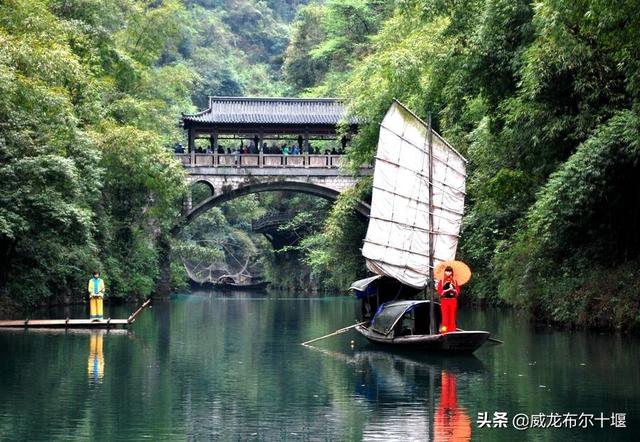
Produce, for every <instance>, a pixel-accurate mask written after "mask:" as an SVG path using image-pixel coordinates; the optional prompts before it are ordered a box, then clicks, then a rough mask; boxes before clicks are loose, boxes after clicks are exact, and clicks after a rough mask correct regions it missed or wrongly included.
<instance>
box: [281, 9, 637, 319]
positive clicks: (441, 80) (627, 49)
mask: <svg viewBox="0 0 640 442" xmlns="http://www.w3.org/2000/svg"><path fill="white" fill-rule="evenodd" d="M357 3H358V4H359V5H361V6H362V7H363V8H365V9H366V10H368V11H369V12H368V13H366V12H365V13H364V14H363V15H364V16H366V17H370V18H372V19H374V18H375V21H376V23H377V26H376V27H374V29H373V31H372V33H370V34H366V33H361V34H360V35H359V36H358V37H357V38H354V39H350V37H349V36H348V34H345V33H342V34H340V33H339V32H338V33H337V34H336V26H337V27H338V28H339V23H340V20H333V21H332V22H331V23H323V24H322V29H321V30H316V34H315V35H316V36H321V37H322V36H323V35H324V38H323V39H322V40H321V41H318V42H309V41H303V42H302V43H299V42H300V41H302V40H301V39H296V38H292V43H291V44H292V45H297V47H289V48H288V49H287V54H289V55H290V57H291V62H289V60H288V59H287V60H286V61H285V69H289V72H287V74H288V75H289V77H290V78H292V79H294V80H295V82H294V84H296V85H297V86H298V87H307V91H308V92H310V93H317V92H318V91H320V92H321V93H329V94H336V95H341V96H345V97H347V98H349V100H350V102H351V107H352V111H353V113H355V114H357V115H359V116H361V117H363V118H364V119H365V120H366V121H368V122H369V124H366V125H365V126H364V127H363V128H362V130H361V132H360V134H359V136H358V137H357V138H356V139H355V140H354V141H355V142H354V145H353V146H352V148H351V150H350V152H349V154H350V157H351V159H352V162H353V163H354V164H359V163H361V162H363V161H369V160H370V159H371V157H372V155H373V152H374V149H375V141H376V138H377V132H378V127H377V123H378V122H379V121H380V120H381V118H382V116H383V114H384V112H385V111H386V109H387V108H388V106H389V104H390V102H391V100H392V98H397V99H399V100H400V101H402V102H404V103H406V104H407V105H408V106H410V107H411V108H412V109H414V110H415V111H416V112H417V113H418V114H420V115H422V116H426V114H427V112H432V113H433V121H434V126H435V128H436V129H437V130H438V131H440V132H441V133H442V134H443V135H444V136H445V137H446V138H448V139H449V140H450V141H451V143H452V144H453V145H455V146H456V147H457V148H458V149H459V150H460V151H461V152H463V153H464V154H465V155H466V156H467V157H468V159H469V167H468V175H469V178H468V187H467V210H466V216H465V220H464V229H463V234H462V242H461V247H460V250H459V256H460V257H461V258H463V259H465V260H467V261H469V262H470V264H471V265H472V267H473V269H474V270H475V278H474V281H473V283H472V285H471V287H470V291H471V294H472V296H473V297H474V298H475V299H484V300H488V301H491V302H505V303H508V304H514V305H521V306H525V307H528V308H530V309H531V311H533V312H534V313H535V314H536V317H537V318H538V319H548V320H555V321H562V322H565V323H568V324H578V325H595V326H602V327H619V328H631V327H638V326H639V325H640V315H639V311H640V307H639V303H640V301H639V296H638V284H637V282H636V273H637V271H636V270H634V269H636V268H637V263H638V260H639V258H640V246H639V244H638V238H637V220H638V210H639V209H638V208H637V207H638V198H640V188H638V185H637V180H635V181H634V178H633V177H634V176H636V175H637V173H638V167H639V165H638V157H637V147H636V146H637V139H638V125H637V123H638V113H637V112H638V94H639V92H640V87H639V83H638V79H639V78H640V77H639V75H640V74H639V72H640V70H639V67H640V66H639V63H640V61H639V60H640V57H639V56H638V55H639V53H640V45H639V44H638V41H637V38H636V36H637V34H638V31H639V30H640V20H639V19H638V17H637V14H635V13H634V11H635V8H636V6H637V5H636V4H635V2H614V1H609V0H584V1H579V2H574V1H571V2H570V1H563V0H560V1H557V0H555V1H547V0H542V1H536V2H534V3H530V2H525V1H511V0H509V1H507V0H466V1H461V2H449V1H443V0H403V1H397V2H395V3H394V6H393V8H385V9H384V10H383V11H382V15H380V9H379V8H378V7H377V4H375V3H372V2H364V1H363V2H357ZM303 11H305V10H303ZM335 11H336V8H335V7H334V6H332V3H331V2H327V3H325V4H319V3H318V4H310V5H309V6H307V9H306V11H305V12H302V13H301V14H300V15H299V16H298V21H297V22H296V23H295V24H294V29H303V28H304V26H307V25H308V23H309V21H310V20H316V22H319V23H322V20H321V18H322V17H324V16H328V15H329V14H335ZM334 23H335V25H334ZM294 36H295V34H294ZM336 36H338V37H340V38H338V40H339V41H341V42H342V43H341V44H336V43H335V39H336ZM342 37H344V38H345V39H347V40H349V41H350V43H351V44H352V45H353V46H351V47H352V50H351V51H350V52H349V54H348V56H347V57H348V61H347V62H339V63H338V64H337V65H335V64H334V65H331V66H330V68H329V70H328V71H327V72H321V73H320V74H318V73H313V75H312V76H310V77H307V78H305V77H303V76H301V75H299V74H297V72H298V71H297V70H296V69H295V67H296V66H298V65H299V64H300V62H299V59H300V58H303V57H304V56H306V57H307V58H308V59H309V63H313V62H314V60H315V59H316V58H318V57H320V56H322V59H324V60H332V59H333V58H332V57H335V59H338V60H340V59H341V57H344V52H343V51H342V49H341V48H344V47H348V45H347V46H344V41H343V40H341V38H342ZM316 38H317V37H316ZM305 54H306V55H305ZM344 66H347V67H348V68H349V69H348V71H347V72H345V71H344V69H342V67H344ZM313 72H315V71H313ZM337 77H340V79H341V81H338V82H336V81H334V79H335V78H337ZM345 221H346V219H343V223H344V222H345ZM340 224H341V223H340V222H338V223H337V225H340ZM358 246H359V244H357V243H355V242H354V243H353V244H352V247H354V248H355V247H358ZM334 258H336V256H334Z"/></svg>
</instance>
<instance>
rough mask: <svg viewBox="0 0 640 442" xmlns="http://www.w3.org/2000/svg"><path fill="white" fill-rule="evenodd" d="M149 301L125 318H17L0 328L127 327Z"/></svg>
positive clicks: (2, 322) (0, 323) (3, 323)
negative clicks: (95, 319) (98, 319)
mask: <svg viewBox="0 0 640 442" xmlns="http://www.w3.org/2000/svg"><path fill="white" fill-rule="evenodd" d="M150 303H151V299H147V300H146V301H145V302H144V304H142V305H141V306H140V308H139V309H138V310H136V311H135V312H134V313H132V314H131V316H129V317H128V318H127V319H111V318H109V319H103V320H101V321H93V320H91V319H69V318H67V319H19V320H6V321H0V328H84V329H103V328H107V329H108V328H127V327H128V326H129V325H131V324H133V323H134V322H135V321H136V318H137V316H138V315H139V314H140V313H142V311H143V310H144V309H145V308H146V307H147V306H148V305H149V304H150Z"/></svg>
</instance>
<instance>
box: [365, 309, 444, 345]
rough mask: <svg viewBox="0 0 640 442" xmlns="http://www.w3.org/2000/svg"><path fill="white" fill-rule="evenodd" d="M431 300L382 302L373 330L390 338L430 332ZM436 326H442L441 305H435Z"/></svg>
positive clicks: (374, 318)
mask: <svg viewBox="0 0 640 442" xmlns="http://www.w3.org/2000/svg"><path fill="white" fill-rule="evenodd" d="M429 304H430V301H422V300H413V301H395V302H388V303H385V304H382V305H381V306H380V307H379V308H378V311H377V312H376V314H375V315H374V317H373V319H372V320H371V326H370V327H369V328H370V329H371V330H373V331H375V332H377V333H380V334H381V335H385V336H388V337H389V338H394V337H399V336H410V335H428V334H430V327H429V325H430V322H431V321H430V312H429V310H430V308H429ZM434 307H435V308H434V317H435V327H434V330H438V329H439V328H440V322H441V319H442V315H441V313H440V305H439V304H438V303H435V305H434Z"/></svg>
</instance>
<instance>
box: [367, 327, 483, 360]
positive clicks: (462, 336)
mask: <svg viewBox="0 0 640 442" xmlns="http://www.w3.org/2000/svg"><path fill="white" fill-rule="evenodd" d="M356 331H358V333H360V334H361V335H362V336H364V337H365V338H367V339H368V340H369V342H372V343H374V344H381V345H387V346H393V347H395V348H399V349H400V348H402V349H416V350H424V351H427V352H441V353H473V352H474V351H476V350H477V349H478V348H479V347H480V346H482V344H484V343H485V342H486V341H487V339H488V338H489V335H490V333H489V332H487V331H456V332H450V333H443V334H437V335H406V336H398V337H389V336H385V335H382V334H380V333H377V332H375V331H373V330H371V329H370V328H368V327H365V326H362V325H361V326H358V327H356Z"/></svg>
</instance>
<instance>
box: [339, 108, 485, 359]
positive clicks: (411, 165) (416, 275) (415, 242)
mask: <svg viewBox="0 0 640 442" xmlns="http://www.w3.org/2000/svg"><path fill="white" fill-rule="evenodd" d="M465 169H466V160H465V159H464V158H463V157H462V156H461V155H460V154H459V153H458V152H457V151H456V150H455V149H453V148H452V147H451V146H450V145H449V144H448V143H447V142H446V141H445V140H444V139H443V138H442V137H440V136H439V135H438V134H437V133H435V132H434V131H433V130H432V128H431V124H430V123H429V124H427V123H424V122H423V121H422V120H420V119H419V118H418V117H417V116H416V115H415V114H413V113H412V112H411V111H409V110H408V109H407V108H406V107H405V106H403V105H402V104H400V103H399V102H397V101H395V102H394V103H393V104H392V105H391V107H390V108H389V110H388V111H387V114H386V115H385V117H384V119H383V121H382V123H381V125H380V137H379V140H378V149H377V152H376V166H375V170H374V176H373V193H372V199H371V215H370V219H369V226H368V229H367V235H366V237H365V240H364V246H363V248H362V254H363V256H364V257H365V258H366V263H367V268H368V269H369V270H370V271H371V272H373V273H375V276H373V277H370V278H366V279H364V280H360V281H356V282H355V283H354V284H353V285H352V287H351V288H352V289H355V290H356V294H357V296H358V298H360V299H362V300H363V301H362V305H363V308H362V314H363V319H365V320H370V323H369V324H367V325H360V326H358V327H356V330H357V331H358V332H359V333H361V334H362V335H363V336H365V337H366V338H367V339H369V340H370V341H371V342H375V343H379V344H389V345H396V346H402V347H413V348H420V349H423V350H427V351H442V352H458V353H460V352H473V351H474V350H476V349H477V348H478V347H480V346H481V345H482V344H483V343H484V342H485V341H486V340H487V339H488V338H489V332H485V331H473V332H463V331H451V332H447V333H443V334H440V333H438V330H439V325H440V316H441V314H440V308H439V304H437V303H436V302H435V301H434V299H433V298H434V296H433V289H434V284H433V283H434V277H433V272H434V269H435V265H436V264H437V263H439V262H443V261H449V260H453V259H454V258H455V254H456V248H457V245H458V234H459V232H460V226H461V224H462V214H463V210H464V196H465V180H466V171H465ZM427 287H430V289H429V295H430V300H429V301H415V300H414V299H415V298H416V297H417V296H418V294H419V292H420V291H421V290H423V289H426V288H427ZM374 297H375V298H374ZM399 300H400V301H399ZM407 300H408V301H407Z"/></svg>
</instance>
